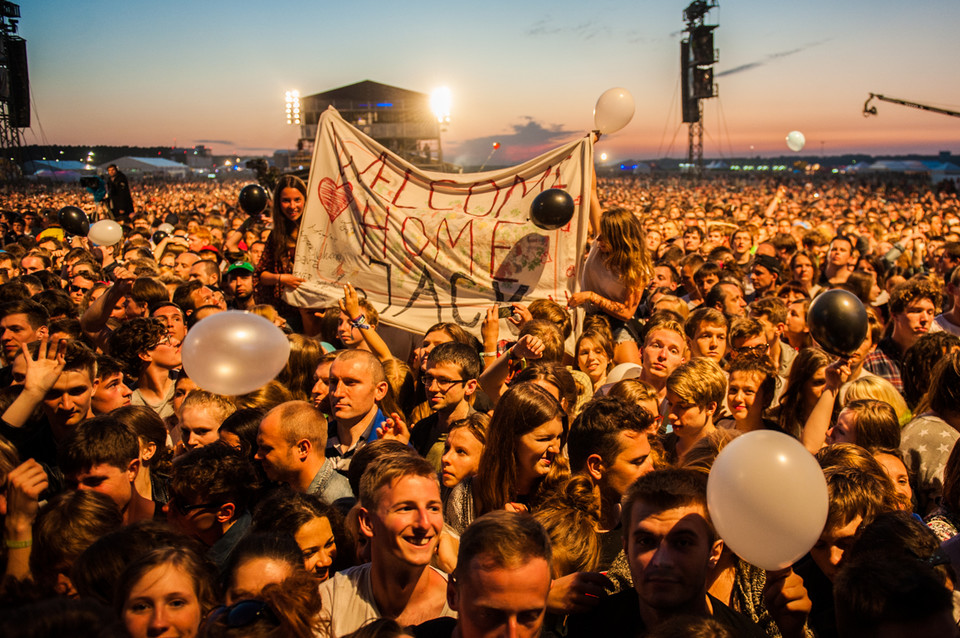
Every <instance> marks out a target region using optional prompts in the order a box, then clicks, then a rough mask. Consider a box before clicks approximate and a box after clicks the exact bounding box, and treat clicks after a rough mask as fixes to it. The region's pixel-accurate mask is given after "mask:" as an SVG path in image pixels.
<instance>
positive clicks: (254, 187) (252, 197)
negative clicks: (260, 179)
mask: <svg viewBox="0 0 960 638" xmlns="http://www.w3.org/2000/svg"><path fill="white" fill-rule="evenodd" d="M267 199H268V198H267V191H266V190H264V188H263V186H261V185H260V184H247V185H246V186H244V187H243V190H241V191H240V208H242V209H243V212H245V213H246V214H247V215H250V216H253V215H259V214H260V213H262V212H263V209H264V208H266V207H267Z"/></svg>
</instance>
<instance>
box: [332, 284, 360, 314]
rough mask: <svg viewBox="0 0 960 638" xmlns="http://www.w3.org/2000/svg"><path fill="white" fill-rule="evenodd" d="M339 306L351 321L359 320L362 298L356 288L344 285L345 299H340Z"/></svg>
mask: <svg viewBox="0 0 960 638" xmlns="http://www.w3.org/2000/svg"><path fill="white" fill-rule="evenodd" d="M337 305H339V306H340V310H341V311H342V312H343V313H344V314H345V315H347V317H349V318H350V319H357V318H358V317H359V316H360V314H361V312H360V297H359V296H358V295H357V290H356V288H354V287H353V286H352V285H351V284H346V285H344V287H343V299H338V300H337Z"/></svg>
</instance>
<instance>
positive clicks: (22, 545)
mask: <svg viewBox="0 0 960 638" xmlns="http://www.w3.org/2000/svg"><path fill="white" fill-rule="evenodd" d="M3 542H4V545H6V546H7V549H26V548H27V547H30V546H32V545H33V539H32V538H28V539H27V540H25V541H12V540H10V539H9V538H8V539H5V540H4V541H3Z"/></svg>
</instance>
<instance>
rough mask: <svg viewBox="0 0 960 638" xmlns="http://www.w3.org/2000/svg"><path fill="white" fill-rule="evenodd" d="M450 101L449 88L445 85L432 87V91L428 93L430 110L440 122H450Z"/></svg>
mask: <svg viewBox="0 0 960 638" xmlns="http://www.w3.org/2000/svg"><path fill="white" fill-rule="evenodd" d="M452 102H453V98H452V96H451V94H450V89H449V88H447V87H445V86H442V87H440V88H438V89H434V90H433V93H431V94H430V110H431V111H433V114H434V115H436V116H437V121H438V122H440V123H441V124H448V123H449V122H450V105H451V104H452Z"/></svg>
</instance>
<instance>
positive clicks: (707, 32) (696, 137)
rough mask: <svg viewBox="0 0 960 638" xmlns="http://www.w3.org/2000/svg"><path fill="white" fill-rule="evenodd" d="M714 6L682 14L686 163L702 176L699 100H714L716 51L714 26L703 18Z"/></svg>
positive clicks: (703, 4)
mask: <svg viewBox="0 0 960 638" xmlns="http://www.w3.org/2000/svg"><path fill="white" fill-rule="evenodd" d="M716 6H717V0H694V1H693V2H691V3H690V5H689V6H688V7H687V8H686V9H684V10H683V20H684V22H685V23H686V28H685V29H684V30H683V33H684V36H683V39H682V40H681V42H680V73H681V78H680V83H681V87H682V88H681V98H682V100H681V101H682V109H683V121H684V123H686V124H688V125H689V127H688V129H687V141H688V148H687V162H688V163H689V165H690V168H691V169H692V170H693V172H694V173H696V174H697V175H699V174H700V173H702V172H703V104H702V103H701V102H700V100H703V99H708V98H712V97H716V96H717V87H716V85H715V84H714V83H713V65H714V64H716V63H717V51H716V49H714V48H713V30H714V29H716V28H717V26H719V25H716V24H705V21H706V15H707V13H708V12H709V11H710V9H713V8H715V7H716Z"/></svg>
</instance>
